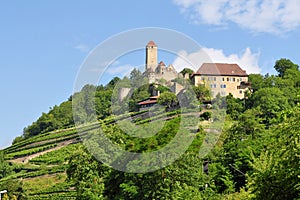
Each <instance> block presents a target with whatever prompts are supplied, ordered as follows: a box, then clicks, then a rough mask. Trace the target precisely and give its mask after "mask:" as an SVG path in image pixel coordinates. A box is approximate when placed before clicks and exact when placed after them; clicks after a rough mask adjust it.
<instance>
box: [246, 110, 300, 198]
mask: <svg viewBox="0 0 300 200" xmlns="http://www.w3.org/2000/svg"><path fill="white" fill-rule="evenodd" d="M291 112H292V113H290V118H289V119H286V120H284V121H283V122H282V123H281V124H279V125H277V126H275V127H274V128H273V131H272V132H273V134H272V136H271V137H273V138H274V139H275V141H276V142H274V143H271V144H270V145H269V148H268V150H266V151H262V152H261V154H260V156H259V157H254V156H253V155H252V156H253V161H252V162H251V165H252V167H253V169H254V170H253V173H252V174H250V177H249V187H250V188H251V190H252V191H254V194H255V195H256V199H296V198H299V195H300V184H299V182H300V169H299V166H300V159H299V157H300V142H299V141H300V132H299V130H300V125H299V120H300V109H299V108H296V109H294V110H291Z"/></svg>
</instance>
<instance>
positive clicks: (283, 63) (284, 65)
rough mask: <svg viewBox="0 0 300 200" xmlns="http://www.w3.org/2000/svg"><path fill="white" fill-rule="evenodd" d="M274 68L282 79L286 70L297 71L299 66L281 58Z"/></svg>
mask: <svg viewBox="0 0 300 200" xmlns="http://www.w3.org/2000/svg"><path fill="white" fill-rule="evenodd" d="M274 68H275V70H276V71H277V72H278V75H279V76H280V77H284V75H285V72H286V70H287V69H297V70H298V68H299V66H298V65H297V64H294V63H293V62H292V61H291V60H289V59H286V58H281V59H280V60H277V61H276V63H275V66H274Z"/></svg>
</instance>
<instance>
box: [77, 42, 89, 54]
mask: <svg viewBox="0 0 300 200" xmlns="http://www.w3.org/2000/svg"><path fill="white" fill-rule="evenodd" d="M74 48H75V49H78V50H79V51H81V52H84V53H86V52H89V51H90V47H89V46H88V45H86V44H83V43H80V44H78V45H76V46H75V47H74Z"/></svg>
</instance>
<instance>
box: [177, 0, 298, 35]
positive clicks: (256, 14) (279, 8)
mask: <svg viewBox="0 0 300 200" xmlns="http://www.w3.org/2000/svg"><path fill="white" fill-rule="evenodd" d="M173 1H174V3H175V4H176V5H178V6H179V7H180V8H181V11H182V12H183V13H185V14H187V15H188V16H189V17H190V18H191V20H192V21H193V22H194V23H203V24H209V25H216V26H226V24H228V23H229V22H233V23H236V24H238V25H239V26H240V27H243V28H247V29H249V30H251V31H254V32H267V33H275V34H282V33H285V32H288V31H292V30H294V29H296V28H298V27H299V26H300V14H299V13H300V1H299V0H213V1H208V0H173Z"/></svg>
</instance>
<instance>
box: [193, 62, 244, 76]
mask: <svg viewBox="0 0 300 200" xmlns="http://www.w3.org/2000/svg"><path fill="white" fill-rule="evenodd" d="M194 75H224V76H248V74H247V73H246V71H245V70H242V68H241V67H240V66H239V65H237V64H228V63H203V64H202V65H201V67H200V68H199V69H198V71H197V72H196V73H194V74H193V75H192V76H194Z"/></svg>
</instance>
